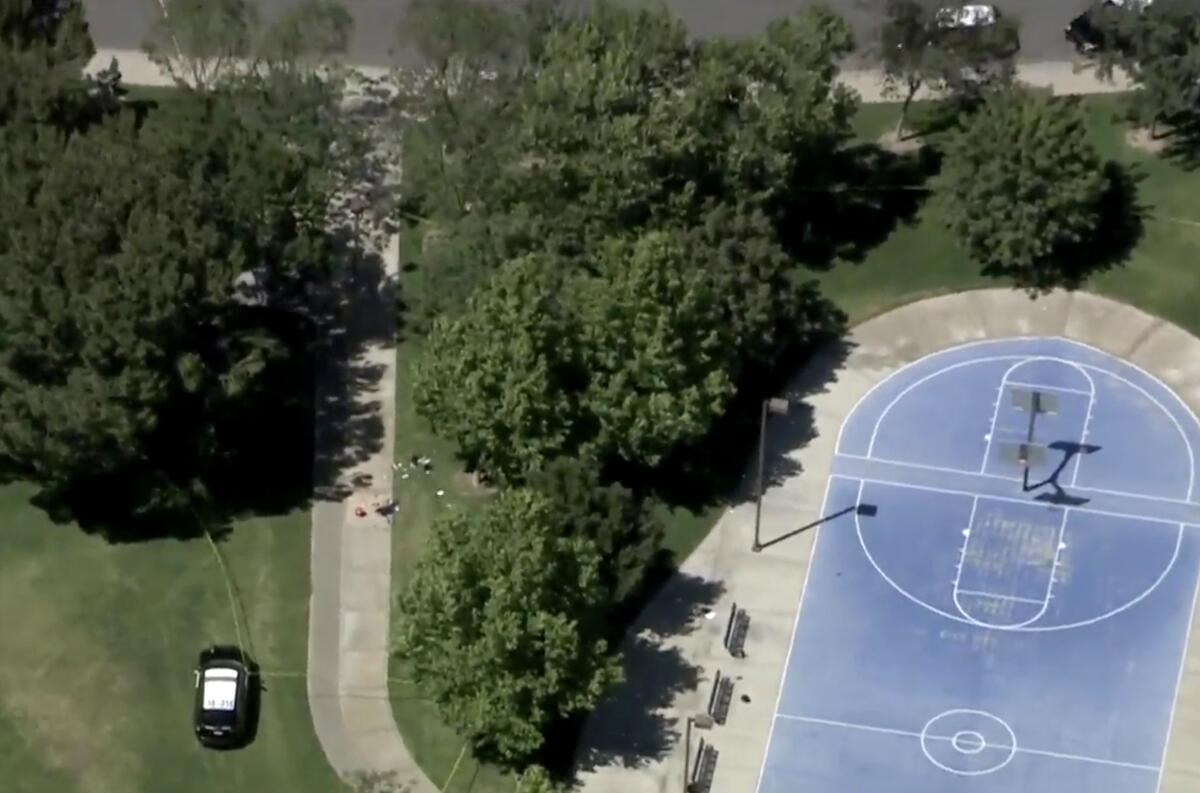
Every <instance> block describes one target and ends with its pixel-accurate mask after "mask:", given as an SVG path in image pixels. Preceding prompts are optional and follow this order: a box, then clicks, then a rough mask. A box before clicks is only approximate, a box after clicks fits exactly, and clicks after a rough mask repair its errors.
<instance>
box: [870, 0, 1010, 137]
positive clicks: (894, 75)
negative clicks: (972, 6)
mask: <svg viewBox="0 0 1200 793" xmlns="http://www.w3.org/2000/svg"><path fill="white" fill-rule="evenodd" d="M883 8H884V20H883V24H882V26H881V27H880V42H879V43H880V56H881V59H882V63H883V73H884V80H885V82H884V87H885V90H886V91H887V92H888V93H890V94H892V95H895V96H898V97H900V99H901V102H902V104H901V106H900V118H899V120H898V121H897V122H896V136H897V137H900V136H901V135H903V133H904V125H905V123H906V121H907V120H908V110H909V106H910V105H911V104H912V101H913V99H914V98H915V97H916V95H917V93H918V92H919V91H920V90H921V89H922V88H925V89H927V90H929V91H931V92H933V93H935V94H938V95H941V96H943V97H946V98H948V99H951V100H952V101H959V102H962V101H973V100H976V99H978V98H979V97H980V96H982V95H983V94H984V93H986V92H987V91H989V90H993V89H995V88H997V87H1001V88H1003V87H1005V86H1007V85H1008V84H1009V83H1011V82H1012V79H1013V76H1014V74H1015V67H1016V54H1017V51H1018V49H1019V44H1018V30H1017V25H1016V23H1015V21H1013V20H1012V19H1010V18H1008V17H1004V16H1001V17H999V18H997V19H996V20H995V21H994V22H993V23H991V24H989V25H982V26H978V27H973V28H953V27H949V26H947V20H946V9H951V10H953V9H955V8H957V6H956V5H955V4H952V3H951V4H947V3H945V2H942V0H884V1H883Z"/></svg>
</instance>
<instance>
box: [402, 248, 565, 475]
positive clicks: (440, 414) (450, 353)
mask: <svg viewBox="0 0 1200 793" xmlns="http://www.w3.org/2000/svg"><path fill="white" fill-rule="evenodd" d="M560 266H561V263H560V262H558V261H557V260H555V259H554V258H553V257H549V256H544V255H537V254H531V255H529V256H527V257H524V258H522V259H516V260H513V261H511V262H509V263H507V264H506V265H505V266H504V267H502V268H501V270H500V271H499V272H498V273H497V274H496V276H495V277H494V278H492V279H491V280H490V281H489V282H488V283H487V284H486V285H484V286H483V287H482V288H480V289H479V290H478V291H477V292H476V293H475V294H474V295H473V296H472V298H471V300H470V302H469V305H468V307H467V310H466V311H465V312H464V313H463V314H462V315H460V316H447V317H443V318H441V319H439V320H438V321H437V322H436V323H435V324H434V327H433V330H432V332H431V333H430V335H429V339H428V342H427V344H426V347H425V349H424V351H423V354H422V356H421V358H420V359H419V360H418V361H417V363H416V364H415V366H414V369H413V389H414V390H413V394H414V401H415V403H416V406H417V409H418V410H420V411H421V412H422V413H424V415H426V416H427V417H429V419H430V421H431V423H432V424H433V426H434V429H435V430H436V431H437V432H439V433H441V434H442V435H443V436H444V437H447V438H450V439H452V440H453V441H454V442H455V443H456V444H457V445H458V448H459V452H460V453H461V454H462V455H463V457H464V458H465V459H466V461H467V462H468V464H470V465H471V466H472V467H476V468H479V469H482V470H483V471H486V472H487V473H489V474H491V475H493V476H496V477H499V478H508V479H512V478H517V479H519V478H520V477H521V476H523V475H524V474H525V473H528V472H529V471H532V470H534V469H537V468H540V467H541V466H542V465H544V464H545V463H546V461H547V460H549V459H551V458H553V457H554V456H556V455H558V454H561V453H563V452H564V451H566V450H568V449H571V448H574V446H575V445H576V444H577V441H576V439H575V437H574V435H573V433H574V431H575V429H576V427H575V422H576V419H577V416H578V414H579V406H578V391H579V384H578V383H577V382H576V383H575V384H574V387H572V382H573V381H577V379H578V377H577V375H576V374H575V373H576V372H577V371H578V362H577V353H576V351H575V347H576V345H575V342H574V336H575V333H576V323H575V320H574V318H573V317H571V316H570V312H569V310H568V307H567V306H566V305H565V304H564V302H563V294H562V291H563V290H562V285H563V280H562V278H561V273H560V272H559V271H558V268H559V267H560Z"/></svg>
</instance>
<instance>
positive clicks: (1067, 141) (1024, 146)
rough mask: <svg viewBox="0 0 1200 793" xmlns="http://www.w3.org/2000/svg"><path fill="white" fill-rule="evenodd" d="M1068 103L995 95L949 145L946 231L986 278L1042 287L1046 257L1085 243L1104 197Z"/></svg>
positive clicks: (1048, 270) (1075, 109)
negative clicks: (1010, 277) (990, 274)
mask: <svg viewBox="0 0 1200 793" xmlns="http://www.w3.org/2000/svg"><path fill="white" fill-rule="evenodd" d="M1106 186H1107V185H1106V180H1105V177H1104V175H1103V170H1102V168H1101V162H1100V158H1099V156H1098V155H1097V153H1096V150H1095V149H1094V148H1093V146H1092V145H1091V143H1090V142H1089V141H1088V138H1087V130H1086V127H1085V124H1084V119H1083V115H1082V112H1081V110H1080V107H1079V104H1078V102H1077V101H1075V100H1072V99H1063V98H1053V97H1046V96H1043V95H1040V94H1037V93H1033V92H1031V91H1026V90H1013V91H1011V92H1005V93H1002V94H996V95H994V96H992V97H991V98H989V99H988V101H987V102H985V103H984V105H983V106H982V107H981V108H980V110H979V111H978V112H977V113H975V114H973V115H972V116H971V117H970V118H969V119H968V120H967V121H966V123H965V124H964V126H963V127H962V129H961V130H959V131H957V132H955V133H954V134H953V135H952V136H951V137H950V139H949V141H948V142H947V145H946V150H945V162H944V165H943V171H942V184H941V187H942V191H943V198H944V199H945V207H946V215H947V223H948V225H949V227H950V228H951V229H952V230H953V231H954V233H955V234H956V235H957V236H958V237H959V239H960V240H961V241H962V242H963V244H964V246H965V247H966V248H967V250H968V252H969V253H970V255H971V256H972V258H974V259H975V260H976V261H977V262H979V263H980V264H982V265H983V267H984V269H985V271H989V270H991V271H999V272H1011V273H1013V274H1015V275H1016V277H1017V278H1018V280H1020V281H1023V282H1026V283H1036V282H1043V281H1045V280H1047V278H1051V280H1052V274H1053V267H1054V263H1055V254H1058V253H1061V252H1062V251H1063V250H1064V249H1065V248H1066V247H1068V246H1070V245H1072V244H1075V243H1078V242H1080V241H1081V240H1083V239H1085V238H1086V237H1087V236H1088V235H1090V234H1091V233H1093V232H1094V231H1095V229H1096V227H1097V225H1098V224H1099V221H1100V204H1101V200H1102V198H1103V196H1104V193H1105V189H1106Z"/></svg>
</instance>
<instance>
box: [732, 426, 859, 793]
mask: <svg viewBox="0 0 1200 793" xmlns="http://www.w3.org/2000/svg"><path fill="white" fill-rule="evenodd" d="M843 426H844V425H843ZM862 489H863V485H862V483H861V482H859V484H858V501H856V502H855V503H856V504H857V503H860V502H861V501H862ZM832 490H833V477H832V476H830V477H829V479H827V480H826V481H825V495H824V496H823V497H822V498H821V514H820V515H818V517H823V516H824V515H825V514H826V509H827V508H828V506H829V493H830V492H831V491H832ZM821 525H823V524H818V525H817V533H816V534H815V535H814V536H813V545H812V551H810V552H809V554H808V567H806V568H805V570H804V582H803V583H802V584H801V585H800V600H799V601H798V602H797V603H796V616H795V618H794V619H793V620H792V635H791V636H790V637H789V638H788V649H787V655H785V656H784V658H783V672H782V673H781V675H780V677H779V693H777V694H776V695H775V709H774V713H775V714H776V715H778V714H779V703H780V702H782V701H783V687H784V686H785V685H786V684H787V679H788V669H789V668H790V667H791V664H792V650H793V649H794V648H795V647H796V631H797V630H799V628H800V612H801V611H803V610H804V595H805V593H807V592H808V579H809V576H810V575H811V574H812V569H813V567H814V566H815V565H816V561H817V544H818V543H819V542H820V541H821ZM774 734H775V719H774V718H772V719H771V726H770V727H769V728H768V729H767V745H766V746H765V747H763V759H762V765H760V766H759V767H758V782H756V783H755V785H754V793H759V790H760V789H761V788H762V783H763V777H764V776H766V773H767V759H768V758H769V757H770V756H771V738H772V736H773V735H774Z"/></svg>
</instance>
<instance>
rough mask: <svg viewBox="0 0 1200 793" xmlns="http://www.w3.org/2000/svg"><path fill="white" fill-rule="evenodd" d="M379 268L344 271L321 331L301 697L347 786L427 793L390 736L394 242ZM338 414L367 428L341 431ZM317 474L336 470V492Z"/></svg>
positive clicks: (430, 790) (429, 787)
mask: <svg viewBox="0 0 1200 793" xmlns="http://www.w3.org/2000/svg"><path fill="white" fill-rule="evenodd" d="M382 263H383V267H382V273H381V274H380V275H381V277H378V278H376V277H374V276H372V277H370V278H369V279H367V281H366V282H362V283H356V281H355V277H356V268H351V267H348V268H344V270H343V271H342V272H340V273H339V276H338V277H337V278H336V279H335V283H334V288H333V290H332V293H331V295H330V297H331V298H332V302H333V303H334V305H333V307H332V311H330V312H329V313H328V316H329V317H331V319H330V321H329V322H328V323H327V324H326V326H325V327H324V328H323V329H322V330H323V336H324V344H323V345H322V349H323V351H324V353H323V355H322V359H321V360H319V361H318V381H317V426H316V428H315V432H316V438H317V443H316V455H317V456H316V460H315V461H314V465H315V466H316V468H317V469H318V473H316V474H315V476H314V479H315V481H316V482H317V484H318V485H325V486H324V487H322V492H320V493H317V494H315V498H314V502H313V509H312V598H311V601H310V603H309V637H308V699H309V707H310V709H311V711H312V719H313V727H314V729H315V731H316V733H317V738H318V739H319V740H320V743H321V746H322V748H323V749H324V750H325V755H326V757H327V758H328V760H329V763H330V765H332V766H333V768H334V769H335V770H336V771H337V772H338V773H339V775H341V776H342V777H343V778H345V779H353V778H355V777H365V778H369V779H371V780H372V785H373V787H371V788H370V789H371V790H373V791H379V793H383V791H397V792H398V791H401V790H403V791H406V793H434V791H435V790H436V788H435V787H434V786H433V784H432V783H431V782H430V781H429V780H428V779H427V778H426V777H425V775H424V773H422V771H421V769H420V768H419V767H418V766H417V764H416V762H415V761H414V760H413V758H412V756H411V755H410V754H409V752H408V749H407V747H406V746H405V744H404V740H403V738H402V737H401V735H400V731H399V729H397V727H396V721H395V718H394V716H393V714H392V704H391V699H390V696H389V692H388V663H389V660H390V657H391V644H390V638H389V628H390V606H391V600H392V587H391V574H392V562H391V560H392V554H391V550H392V522H391V519H390V518H389V517H384V516H381V515H378V514H376V513H375V511H374V506H375V505H378V504H381V503H383V502H385V501H387V500H388V499H390V498H391V497H392V460H393V449H394V446H395V432H394V429H395V422H394V414H395V384H396V350H395V344H394V341H393V339H394V336H395V321H396V319H395V301H394V298H393V290H394V288H395V279H396V275H397V273H398V270H399V240H398V238H396V237H392V238H391V239H390V241H389V242H388V245H387V249H386V250H385V251H383V252H382ZM330 404H333V405H336V406H338V407H334V408H328V407H327V406H328V405H330ZM326 411H328V413H327V412H326ZM345 415H353V416H355V417H357V420H358V421H359V422H360V423H359V426H360V427H364V428H368V427H369V428H370V430H369V431H368V432H355V431H351V430H349V429H347V428H346V427H345V426H343V421H344V418H341V417H344V416H345ZM363 417H367V418H368V419H369V421H366V422H363V421H362V418H363ZM356 436H366V437H365V438H364V437H356ZM347 463H352V464H347ZM322 470H324V471H327V472H336V473H337V480H336V483H334V484H333V485H332V487H330V486H329V483H326V482H323V481H322V478H323V476H324V474H322V473H320V471H322ZM356 508H362V509H364V510H365V511H366V515H365V516H359V515H356V514H355V510H356Z"/></svg>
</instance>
